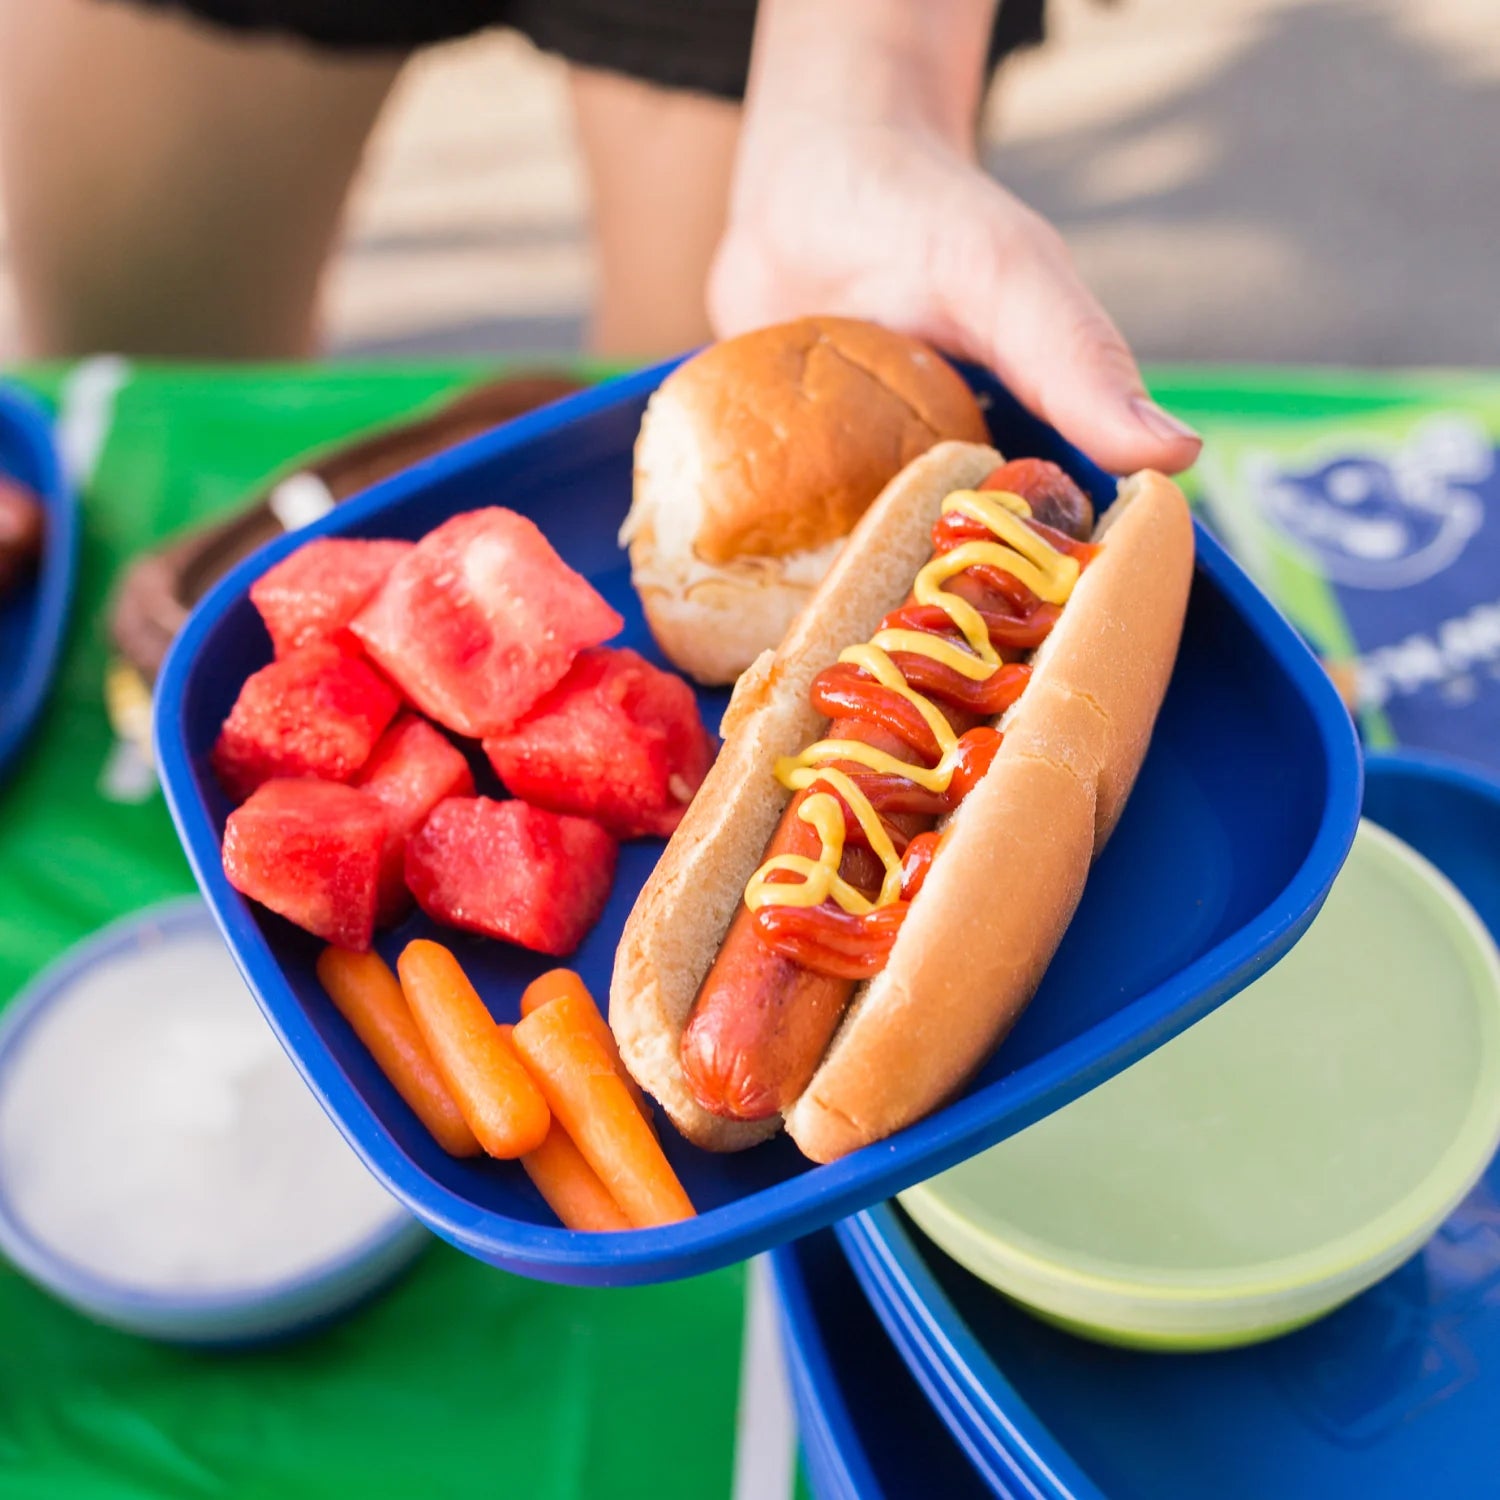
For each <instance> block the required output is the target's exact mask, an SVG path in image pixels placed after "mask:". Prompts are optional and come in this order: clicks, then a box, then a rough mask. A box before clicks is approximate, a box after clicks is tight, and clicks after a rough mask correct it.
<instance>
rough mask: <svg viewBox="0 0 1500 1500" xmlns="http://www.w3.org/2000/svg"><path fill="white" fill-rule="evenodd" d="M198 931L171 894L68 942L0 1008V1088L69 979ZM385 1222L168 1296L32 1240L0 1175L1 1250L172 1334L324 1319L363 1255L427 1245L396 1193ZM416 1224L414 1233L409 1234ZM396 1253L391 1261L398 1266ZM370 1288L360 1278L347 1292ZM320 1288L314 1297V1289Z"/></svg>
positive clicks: (366, 1260) (199, 907) (76, 1300)
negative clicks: (237, 1276) (286, 1266)
mask: <svg viewBox="0 0 1500 1500" xmlns="http://www.w3.org/2000/svg"><path fill="white" fill-rule="evenodd" d="M194 929H201V930H204V931H208V932H215V933H216V932H217V931H218V927H217V924H215V923H214V922H213V921H212V916H211V913H210V912H209V910H208V906H207V903H206V902H204V901H203V899H202V898H201V897H199V896H177V897H172V898H170V899H168V900H166V901H162V902H158V903H157V904H155V905H153V906H148V907H143V908H141V909H140V910H138V911H134V912H130V913H127V914H126V915H125V916H122V917H119V918H116V920H114V921H113V922H110V923H109V924H108V925H107V926H105V927H102V928H100V929H99V930H98V931H97V932H95V933H93V934H91V935H90V936H89V937H87V938H85V939H83V940H82V941H81V942H79V943H77V944H75V945H74V946H73V947H72V948H69V949H68V950H67V951H66V952H64V953H63V954H62V955H61V956H60V957H59V958H57V959H56V960H55V961H54V962H53V963H51V964H49V965H48V966H47V967H46V968H45V969H43V970H42V972H41V973H40V974H38V975H37V977H36V978H35V979H33V980H32V981H31V982H30V983H29V984H28V985H27V986H26V987H25V988H24V989H23V990H22V991H21V992H20V993H19V994H18V995H17V996H16V998H15V1000H13V1001H12V1002H11V1003H10V1004H9V1005H7V1006H6V1008H5V1010H4V1012H3V1013H0V1093H3V1091H4V1088H5V1076H6V1070H7V1068H8V1067H9V1066H11V1065H13V1061H14V1056H15V1054H16V1052H17V1050H18V1049H19V1048H20V1046H21V1045H22V1043H23V1042H24V1039H25V1037H26V1035H27V1033H28V1032H29V1031H30V1029H31V1027H32V1026H33V1025H34V1024H35V1023H36V1022H37V1021H38V1020H39V1019H41V1018H42V1017H43V1016H44V1015H45V1014H46V1013H47V1010H48V1008H49V1007H50V1006H52V1005H53V1004H54V1003H56V1002H57V1001H59V1000H61V999H63V998H65V997H66V995H67V993H68V991H69V990H70V989H71V988H72V986H73V984H74V983H75V981H76V980H77V979H78V978H79V977H80V976H81V975H82V974H84V973H85V972H86V971H88V970H90V969H92V968H93V967H94V966H95V965H96V964H99V963H105V962H108V961H109V960H110V959H111V958H113V957H114V956H115V955H116V954H118V953H120V952H122V951H123V950H125V949H128V948H134V947H136V946H137V945H138V942H139V939H140V937H141V935H142V934H143V933H144V932H147V931H150V932H153V933H162V934H166V935H171V934H179V933H182V932H185V931H190V930H194ZM391 1213H392V1217H391V1222H390V1223H389V1224H387V1225H383V1226H382V1227H381V1228H379V1229H377V1230H375V1231H374V1232H373V1233H371V1234H368V1235H366V1236H364V1237H363V1238H362V1239H361V1240H359V1241H358V1242H357V1243H355V1244H354V1245H353V1246H351V1247H350V1248H349V1249H347V1250H343V1251H341V1252H340V1253H339V1254H338V1255H336V1256H334V1257H333V1258H332V1259H329V1260H326V1261H323V1262H321V1263H320V1264H318V1265H316V1266H313V1267H311V1268H310V1269H308V1270H305V1271H300V1272H298V1273H296V1274H295V1275H293V1276H288V1277H284V1278H283V1279H281V1280H278V1281H272V1282H266V1283H262V1284H261V1285H259V1286H252V1287H247V1288H246V1289H245V1290H243V1291H231V1292H203V1293H168V1292H156V1291H148V1290H145V1289H142V1288H139V1287H131V1286H129V1285H126V1284H123V1283H119V1282H113V1281H110V1280H109V1279H108V1278H106V1277H104V1276H101V1275H100V1274H99V1273H97V1272H95V1271H90V1270H87V1269H85V1268H84V1267H82V1266H79V1265H77V1264H76V1263H75V1262H73V1261H71V1260H69V1259H68V1257H67V1256H65V1255H63V1254H62V1253H61V1252H60V1251H58V1250H56V1249H55V1248H53V1247H52V1246H51V1245H50V1244H48V1243H47V1242H46V1241H45V1240H42V1239H39V1238H38V1237H37V1236H36V1235H35V1234H34V1233H33V1232H32V1231H31V1230H30V1229H28V1228H27V1227H26V1225H25V1223H24V1222H23V1221H22V1220H21V1219H20V1218H19V1217H18V1215H17V1214H16V1213H15V1211H14V1209H12V1207H11V1206H10V1203H9V1200H8V1199H7V1197H6V1195H5V1184H4V1181H3V1179H0V1253H3V1254H4V1255H5V1256H6V1257H7V1258H8V1259H9V1260H10V1261H11V1262H12V1263H13V1264H14V1265H16V1266H17V1267H19V1268H20V1269H21V1270H22V1271H24V1272H26V1274H27V1275H28V1276H30V1277H31V1278H32V1279H33V1280H35V1281H37V1282H39V1283H40V1284H41V1285H42V1286H44V1287H46V1288H47V1289H48V1290H49V1291H51V1292H53V1293H55V1294H56V1295H57V1296H58V1297H60V1298H62V1299H63V1300H64V1301H65V1302H68V1303H71V1304H72V1305H74V1306H76V1307H80V1308H84V1309H87V1310H88V1311H90V1312H94V1313H96V1314H97V1315H98V1316H100V1317H102V1318H104V1319H105V1320H106V1321H108V1322H112V1323H118V1324H123V1325H127V1326H130V1327H134V1328H138V1329H144V1328H146V1327H150V1326H160V1327H161V1328H162V1329H163V1330H164V1331H170V1333H171V1334H172V1335H173V1336H179V1337H180V1336H187V1335H188V1333H189V1331H190V1330H191V1329H192V1328H194V1327H196V1326H199V1325H201V1327H202V1330H203V1332H205V1333H212V1332H213V1331H214V1330H215V1329H216V1327H217V1326H218V1325H220V1324H223V1323H228V1322H237V1321H238V1319H239V1315H242V1314H247V1313H248V1314H253V1315H254V1316H253V1318H252V1319H251V1321H252V1322H253V1324H254V1326H255V1327H256V1328H258V1329H259V1328H262V1327H263V1328H264V1329H266V1330H270V1329H276V1330H278V1331H282V1330H284V1327H285V1321H284V1319H285V1315H286V1314H287V1313H288V1312H295V1314H296V1316H295V1319H294V1321H296V1322H302V1321H310V1320H314V1319H316V1318H319V1317H322V1316H326V1315H327V1314H328V1312H329V1311H331V1310H332V1308H333V1307H334V1306H335V1305H337V1304H339V1303H340V1302H341V1301H342V1297H341V1293H342V1292H343V1290H344V1288H345V1286H346V1285H347V1284H348V1283H350V1282H352V1281H358V1280H359V1279H360V1273H361V1272H362V1271H364V1270H365V1269H366V1268H367V1267H369V1266H370V1264H371V1263H372V1262H376V1263H378V1262H380V1261H382V1260H383V1259H385V1258H386V1257H391V1259H392V1262H393V1263H392V1264H391V1266H390V1268H389V1269H390V1271H391V1273H392V1274H394V1272H395V1270H396V1269H398V1264H397V1263H396V1262H397V1259H398V1252H397V1251H396V1249H395V1247H396V1246H398V1245H404V1244H405V1243H406V1242H407V1241H410V1253H411V1254H415V1253H416V1251H417V1250H418V1249H420V1248H421V1246H422V1245H424V1244H426V1243H429V1239H428V1236H427V1234H426V1231H425V1230H422V1228H421V1225H420V1222H419V1221H417V1220H416V1219H414V1218H413V1217H412V1215H411V1214H410V1213H409V1212H408V1211H407V1210H406V1208H405V1207H404V1205H402V1204H401V1203H400V1202H399V1201H398V1200H396V1199H394V1198H393V1199H392V1201H391ZM418 1231H420V1233H418ZM404 1263H405V1261H404V1259H401V1260H400V1261H399V1264H404ZM367 1290H369V1288H368V1287H366V1286H365V1285H364V1284H363V1282H361V1283H360V1285H359V1286H358V1288H356V1289H355V1290H354V1291H353V1292H351V1295H363V1293H364V1292H365V1291H367ZM320 1294H322V1295H320Z"/></svg>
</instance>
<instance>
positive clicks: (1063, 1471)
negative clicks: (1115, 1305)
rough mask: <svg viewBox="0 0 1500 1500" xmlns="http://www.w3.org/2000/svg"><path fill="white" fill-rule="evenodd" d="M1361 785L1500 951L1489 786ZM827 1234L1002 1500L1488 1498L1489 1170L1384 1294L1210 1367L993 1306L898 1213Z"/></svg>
mask: <svg viewBox="0 0 1500 1500" xmlns="http://www.w3.org/2000/svg"><path fill="white" fill-rule="evenodd" d="M1366 775H1367V783H1366V784H1367V799H1366V811H1367V813H1368V814H1369V816H1370V817H1371V818H1372V819H1373V820H1374V821H1376V822H1379V823H1381V824H1383V825H1384V826H1385V827H1387V828H1389V829H1390V830H1391V831H1392V832H1393V833H1395V834H1396V835H1397V837H1399V838H1402V839H1404V840H1406V841H1407V842H1408V843H1410V844H1411V845H1412V846H1413V847H1414V848H1416V849H1417V850H1419V851H1420V852H1421V853H1423V854H1425V855H1426V856H1427V858H1429V859H1430V860H1432V861H1433V862H1434V863H1435V864H1437V865H1438V866H1439V867H1440V868H1441V869H1442V870H1443V872H1444V873H1445V874H1446V875H1447V876H1448V877H1449V878H1450V879H1451V880H1452V881H1453V882H1454V884H1455V885H1457V886H1458V887H1459V889H1460V890H1461V891H1462V892H1463V893H1464V895H1465V896H1466V897H1467V898H1468V900H1469V901H1470V902H1471V903H1472V904H1473V906H1474V908H1475V910H1476V911H1477V912H1478V913H1479V915H1480V916H1481V917H1482V918H1483V920H1484V921H1485V923H1486V924H1487V925H1488V926H1489V928H1490V930H1491V932H1493V933H1495V934H1496V936H1497V938H1500V782H1496V781H1494V780H1491V779H1489V778H1488V777H1486V776H1484V775H1482V774H1480V773H1479V772H1478V771H1476V770H1474V769H1472V768H1469V767H1466V766H1464V765H1462V764H1461V763H1459V762H1456V761H1451V760H1447V759H1445V758H1442V757H1438V756H1431V755H1415V754H1389V755H1386V754H1381V755H1372V756H1371V757H1370V759H1369V761H1368V764H1367V767H1366ZM838 1237H839V1239H840V1240H841V1242H842V1244H843V1246H844V1249H845V1251H846V1253H847V1255H848V1258H849V1260H850V1262H851V1263H852V1264H853V1267H854V1269H855V1272H856V1273H857V1275H858V1277H859V1279H860V1281H861V1282H862V1283H863V1285H864V1287H865V1290H866V1292H867V1294H868V1295H869V1298H870V1301H871V1302H872V1303H873V1305H874V1307H875V1309H876V1311H877V1312H878V1314H879V1316H880V1318H881V1321H882V1322H883V1323H884V1324H885V1327H886V1329H887V1330H888V1332H889V1334H890V1336H891V1337H892V1339H893V1340H894V1342H895V1343H896V1345H897V1346H898V1348H899V1349H900V1350H901V1352H902V1353H903V1354H904V1356H905V1358H906V1360H907V1363H908V1365H909V1367H910V1369H911V1371H912V1373H913V1375H914V1376H915V1377H916V1379H917V1380H918V1381H919V1382H920V1384H921V1385H922V1387H923V1388H924V1389H925V1390H926V1392H927V1394H928V1396H929V1398H930V1400H931V1401H932V1404H933V1407H934V1409H935V1410H936V1411H937V1412H938V1414H939V1416H940V1417H941V1418H942V1420H943V1421H944V1422H946V1423H947V1425H948V1428H949V1431H950V1433H951V1434H952V1435H953V1436H954V1437H956V1438H957V1439H958V1443H959V1446H961V1447H962V1448H963V1449H964V1451H965V1452H966V1453H967V1454H968V1456H969V1458H970V1460H971V1462H972V1463H973V1464H974V1466H975V1468H976V1470H977V1471H978V1472H979V1473H980V1474H981V1475H982V1476H983V1477H984V1479H985V1480H986V1481H987V1482H988V1483H989V1485H990V1487H991V1488H992V1489H993V1491H994V1492H995V1493H997V1494H1002V1495H1010V1494H1013V1493H1020V1494H1031V1495H1037V1496H1043V1497H1061V1500H1105V1497H1107V1500H1148V1497H1149V1500H1176V1497H1182V1500H1199V1497H1202V1496H1206V1495H1212V1496H1214V1497H1215V1500H1264V1497H1266V1496H1268V1495H1275V1496H1277V1497H1278V1500H1314V1497H1316V1500H1329V1497H1333V1496H1345V1495H1358V1496H1360V1497H1361V1500H1387V1497H1389V1500H1397V1497H1401V1500H1406V1497H1411V1496H1417V1495H1420V1496H1422V1497H1423V1500H1444V1497H1453V1500H1459V1497H1464V1500H1467V1497H1469V1496H1473V1495H1480V1494H1490V1493H1493V1492H1494V1486H1495V1479H1494V1472H1495V1470H1494V1456H1495V1430H1496V1429H1495V1420H1496V1412H1497V1411H1500V1157H1497V1158H1496V1160H1495V1161H1494V1162H1492V1163H1491V1165H1490V1168H1489V1171H1488V1173H1487V1174H1486V1176H1485V1177H1484V1178H1483V1179H1482V1180H1481V1182H1480V1183H1479V1185H1478V1186H1477V1187H1476V1188H1475V1189H1474V1191H1473V1192H1472V1193H1470V1195H1469V1196H1468V1198H1467V1199H1465V1200H1464V1202H1463V1203H1462V1204H1461V1205H1460V1206H1459V1208H1457V1209H1456V1210H1455V1211H1454V1212H1453V1214H1452V1215H1450V1217H1449V1218H1448V1220H1447V1221H1446V1222H1445V1223H1444V1224H1443V1226H1442V1227H1441V1228H1440V1229H1439V1230H1438V1232H1437V1234H1436V1236H1435V1237H1434V1238H1433V1239H1432V1240H1431V1241H1430V1242H1429V1243H1428V1245H1427V1246H1426V1247H1425V1248H1424V1249H1423V1250H1422V1251H1421V1252H1420V1253H1419V1254H1418V1255H1416V1256H1414V1257H1413V1258H1412V1259H1411V1260H1409V1261H1408V1262H1407V1263H1406V1264H1405V1265H1404V1266H1402V1267H1401V1268H1400V1269H1399V1270H1397V1271H1395V1272H1393V1273H1392V1274H1391V1275H1390V1276H1388V1277H1387V1278H1386V1279H1385V1280H1384V1281H1382V1282H1380V1283H1378V1284H1377V1285H1376V1286H1374V1287H1372V1288H1371V1289H1370V1290H1369V1291H1367V1292H1365V1293H1364V1294H1363V1295H1362V1296H1360V1297H1358V1298H1356V1299H1355V1300H1354V1301H1353V1302H1350V1303H1348V1304H1347V1305H1346V1306H1344V1307H1343V1308H1340V1309H1339V1310H1338V1311H1336V1312H1334V1313H1332V1314H1330V1315H1329V1316H1328V1317H1327V1318H1324V1319H1323V1320H1321V1321H1320V1322H1318V1323H1315V1324H1313V1325H1312V1326H1311V1327H1308V1328H1306V1329H1303V1330H1301V1331H1299V1332H1297V1333H1293V1334H1289V1335H1287V1336H1286V1337H1284V1338H1280V1339H1276V1340H1273V1341H1271V1342H1270V1343H1265V1344H1258V1345H1253V1346H1251V1347H1248V1348H1244V1349H1237V1350H1231V1351H1227V1352H1224V1353H1216V1354H1194V1355H1182V1354H1165V1355H1163V1354H1156V1355H1153V1354H1140V1353H1134V1352H1130V1351H1127V1350H1123V1349H1113V1348H1108V1347H1105V1346H1103V1345H1099V1344H1095V1343H1091V1342H1085V1341H1083V1340H1080V1339H1075V1338H1072V1337H1070V1336H1069V1335H1068V1334H1065V1333H1062V1332H1060V1331H1059V1330H1057V1329H1055V1328H1053V1327H1050V1326H1049V1325H1047V1324H1044V1323H1042V1322H1040V1321H1039V1320H1037V1319H1035V1318H1033V1317H1031V1316H1029V1315H1028V1314H1026V1313H1024V1312H1022V1311H1021V1310H1020V1309H1019V1308H1017V1307H1016V1306H1014V1305H1013V1304H1012V1303H1010V1302H1008V1301H1006V1299H1005V1298H1003V1297H1000V1296H997V1295H996V1294H995V1293H994V1292H993V1291H992V1290H991V1289H990V1288H989V1287H987V1286H986V1285H984V1284H983V1283H982V1282H980V1281H979V1280H977V1279H976V1278H975V1277H973V1276H971V1275H969V1273H968V1272H966V1271H964V1270H963V1269H961V1268H960V1267H959V1266H958V1265H957V1264H956V1263H955V1262H953V1261H951V1260H949V1259H948V1258H947V1256H945V1255H944V1254H943V1253H942V1252H941V1251H940V1250H938V1249H937V1248H936V1247H935V1246H933V1245H932V1244H931V1243H930V1241H928V1240H927V1239H926V1238H925V1237H924V1236H923V1235H922V1234H921V1232H920V1231H919V1230H918V1229H916V1228H915V1226H913V1225H912V1224H911V1222H910V1221H909V1220H908V1219H907V1218H906V1217H905V1216H904V1215H903V1214H901V1213H900V1211H899V1210H897V1209H896V1208H895V1207H894V1206H892V1205H884V1206H882V1207H880V1208H877V1209H874V1210H871V1211H870V1212H868V1213H864V1214H861V1215H859V1216H858V1218H855V1219H851V1220H850V1221H849V1222H848V1223H847V1224H842V1225H840V1226H839V1227H838ZM866 1352H867V1353H868V1346H867V1349H866ZM870 1357H874V1356H873V1355H870Z"/></svg>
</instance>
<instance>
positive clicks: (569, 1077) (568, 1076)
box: [481, 995, 695, 1229]
mask: <svg viewBox="0 0 1500 1500" xmlns="http://www.w3.org/2000/svg"><path fill="white" fill-rule="evenodd" d="M588 1012H589V1007H588V1006H586V1005H585V1004H584V1003H583V1002H582V1001H581V1000H580V999H579V998H578V996H577V995H559V996H557V997H556V998H555V999H552V1000H549V1001H548V1002H547V1003H546V1004H545V1005H542V1006H540V1007H538V1008H537V1009H536V1010H534V1011H532V1013H531V1014H530V1015H529V1016H526V1017H525V1018H524V1019H523V1020H522V1021H521V1022H520V1024H519V1025H518V1026H517V1027H516V1029H515V1032H514V1033H513V1036H512V1040H513V1041H514V1043H515V1048H516V1051H517V1052H519V1053H520V1054H521V1059H522V1061H523V1062H524V1063H525V1064H526V1067H527V1069H528V1071H529V1072H530V1073H531V1076H532V1077H533V1078H535V1079H536V1081H537V1084H538V1086H539V1087H540V1088H541V1091H542V1093H543V1094H544V1095H545V1096H546V1099H547V1104H548V1107H549V1108H550V1109H551V1110H552V1112H553V1114H554V1115H555V1116H556V1117H557V1119H558V1120H560V1121H561V1122H562V1127H563V1129H564V1130H566V1131H567V1132H568V1134H569V1135H570V1136H572V1137H573V1141H574V1143H575V1144H576V1145H577V1147H578V1149H579V1151H580V1152H582V1154H583V1158H584V1160H585V1161H586V1162H588V1164H589V1165H590V1166H591V1167H592V1168H593V1169H594V1171H595V1172H597V1173H598V1174H599V1177H600V1179H601V1181H602V1182H603V1183H604V1185H605V1187H607V1188H608V1189H609V1191H610V1194H611V1195H612V1196H613V1198H614V1200H615V1202H616V1203H618V1204H619V1205H620V1207H621V1208H622V1209H624V1210H625V1217H626V1218H628V1219H629V1220H630V1222H631V1223H632V1224H633V1225H635V1226H636V1227H637V1228H641V1229H646V1228H650V1227H651V1226H653V1225H657V1224H671V1223H675V1222H676V1221H677V1220H679V1219H687V1218H691V1217H692V1216H693V1213H694V1212H695V1210H694V1208H693V1205H692V1203H691V1202H690V1201H689V1199H688V1195H687V1194H686V1193H685V1192H684V1191H683V1190H682V1184H681V1183H680V1182H678V1180H677V1176H676V1174H675V1173H674V1172H673V1171H672V1168H671V1165H670V1164H669V1163H668V1161H667V1159H666V1157H665V1156H664V1155H663V1154H662V1149H661V1147H660V1145H658V1144H657V1140H656V1137H655V1136H654V1135H652V1133H651V1129H650V1127H649V1126H648V1125H647V1124H646V1121H645V1118H644V1117H643V1116H642V1114H641V1112H640V1110H638V1109H637V1108H636V1107H635V1101H634V1100H633V1099H632V1098H631V1097H630V1091H629V1090H628V1089H627V1088H626V1087H625V1084H624V1083H623V1081H622V1080H621V1078H620V1075H619V1074H618V1073H616V1072H615V1069H614V1064H613V1063H612V1062H611V1061H610V1057H609V1054H608V1052H606V1051H605V1049H604V1046H603V1044H602V1043H601V1042H600V1040H599V1038H598V1036H597V1035H596V1034H595V1032H594V1027H593V1025H592V1023H591V1022H590V1020H589V1016H588ZM481 1139H482V1137H481Z"/></svg>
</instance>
